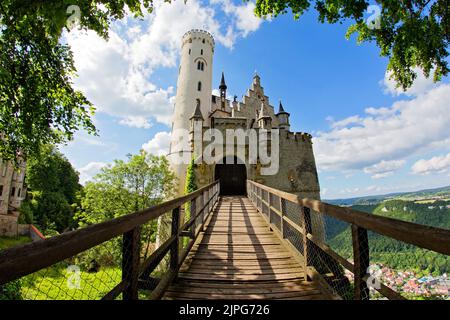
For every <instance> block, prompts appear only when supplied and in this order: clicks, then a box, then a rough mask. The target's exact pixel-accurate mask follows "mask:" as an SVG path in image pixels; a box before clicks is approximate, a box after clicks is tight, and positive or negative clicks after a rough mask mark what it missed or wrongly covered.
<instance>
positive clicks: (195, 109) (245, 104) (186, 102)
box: [169, 29, 320, 199]
mask: <svg viewBox="0 0 450 320" xmlns="http://www.w3.org/2000/svg"><path fill="white" fill-rule="evenodd" d="M214 46H215V43H214V38H213V36H212V35H211V34H210V33H208V32H206V31H203V30H197V29H196V30H191V31H188V32H187V33H186V34H184V36H183V38H182V45H181V61H180V67H179V74H178V82H177V93H176V99H175V110H174V117H173V123H172V142H171V147H170V152H169V161H170V162H171V166H172V169H173V170H174V172H175V174H176V176H177V177H178V179H179V190H178V193H179V194H182V193H183V192H184V185H185V179H186V170H187V167H188V162H189V159H191V158H192V157H194V159H195V160H196V165H195V169H194V170H195V177H196V184H197V186H198V187H202V186H204V185H207V184H209V183H211V182H213V181H215V180H217V179H219V180H220V182H221V192H222V194H245V188H246V184H245V181H246V179H250V180H254V181H256V182H259V183H262V184H265V185H267V186H269V187H273V188H276V189H279V190H283V191H286V192H290V193H295V194H297V195H299V196H301V197H304V198H312V199H319V198H320V188H319V181H318V176H317V170H316V164H315V159H314V153H313V148H312V141H311V135H310V134H308V133H303V132H297V133H293V132H291V131H290V123H289V116H290V114H289V113H287V112H286V111H285V110H284V108H283V105H282V104H281V102H280V104H279V108H278V112H275V108H274V107H273V106H272V105H271V104H270V101H269V97H267V96H266V95H265V94H264V88H263V87H262V86H261V79H260V77H259V75H258V74H255V75H254V77H253V82H252V84H251V88H250V89H249V90H248V91H247V94H246V95H245V96H244V97H243V99H242V101H237V97H236V96H234V99H233V100H232V101H231V100H230V99H228V98H227V85H226V81H225V76H224V74H223V73H222V78H221V82H220V86H219V90H220V94H219V95H214V94H212V72H213V55H214ZM195 128H200V131H201V133H203V135H201V134H200V135H198V134H195ZM230 129H235V130H239V129H240V130H241V131H237V132H240V133H242V132H248V130H253V131H255V132H257V133H258V132H261V131H263V130H264V131H267V132H268V133H269V134H270V133H271V132H275V131H276V132H277V134H278V141H279V142H278V145H277V151H279V159H278V160H279V165H278V169H277V171H276V173H275V174H269V175H264V174H262V171H263V170H262V169H263V168H264V167H265V165H264V164H261V163H260V158H259V156H258V158H257V161H256V162H251V161H249V159H247V158H248V156H249V153H250V152H251V151H250V149H251V147H252V143H251V142H250V140H249V138H248V137H245V139H244V140H242V139H241V140H240V142H239V136H240V134H237V136H236V138H237V140H238V142H236V143H235V145H234V146H233V148H231V149H230V148H227V147H226V146H225V141H215V144H216V146H217V144H223V145H221V146H220V147H221V148H215V149H214V150H213V151H212V153H213V156H214V159H216V161H214V162H212V163H211V162H209V163H208V162H206V161H204V160H203V159H201V158H199V153H200V154H201V153H202V152H205V151H206V149H208V145H209V144H210V143H209V141H206V140H208V139H205V137H204V134H205V132H207V131H208V130H215V132H222V133H223V135H224V136H225V135H226V131H227V130H230ZM179 131H181V132H189V143H188V144H180V143H177V142H178V141H179V140H180V137H178V136H175V133H176V132H179ZM268 136H269V135H268ZM241 138H242V137H241ZM259 139H261V138H259ZM267 139H268V140H272V139H271V138H267ZM233 141H234V139H233ZM271 142H272V145H271V144H270V143H271ZM268 144H269V146H268V150H269V151H271V152H272V153H273V151H274V145H273V144H274V142H273V141H268ZM238 148H240V149H242V151H243V152H242V153H241V154H242V155H245V157H236V155H235V152H234V153H231V154H230V150H232V151H236V149H238ZM238 153H239V152H238ZM182 155H187V157H185V158H184V159H185V161H182V162H180V161H176V160H175V158H177V159H179V158H180V157H182ZM229 158H232V160H234V161H230V160H229ZM242 158H245V159H242ZM186 159H187V160H188V161H186Z"/></svg>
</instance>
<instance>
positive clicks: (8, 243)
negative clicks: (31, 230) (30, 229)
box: [0, 236, 31, 250]
mask: <svg viewBox="0 0 450 320" xmlns="http://www.w3.org/2000/svg"><path fill="white" fill-rule="evenodd" d="M29 242H31V239H30V238H29V237H26V236H20V237H17V238H16V237H12V238H10V237H0V250H3V249H8V248H12V247H15V246H19V245H22V244H25V243H29Z"/></svg>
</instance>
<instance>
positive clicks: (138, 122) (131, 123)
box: [119, 116, 152, 129]
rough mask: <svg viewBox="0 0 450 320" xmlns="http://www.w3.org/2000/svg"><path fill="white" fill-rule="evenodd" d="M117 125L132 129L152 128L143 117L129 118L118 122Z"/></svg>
mask: <svg viewBox="0 0 450 320" xmlns="http://www.w3.org/2000/svg"><path fill="white" fill-rule="evenodd" d="M119 123H120V124H123V125H125V126H128V127H132V128H144V129H149V128H151V127H152V124H151V123H150V122H149V121H148V119H146V118H145V117H135V116H129V117H126V118H124V119H122V120H120V121H119Z"/></svg>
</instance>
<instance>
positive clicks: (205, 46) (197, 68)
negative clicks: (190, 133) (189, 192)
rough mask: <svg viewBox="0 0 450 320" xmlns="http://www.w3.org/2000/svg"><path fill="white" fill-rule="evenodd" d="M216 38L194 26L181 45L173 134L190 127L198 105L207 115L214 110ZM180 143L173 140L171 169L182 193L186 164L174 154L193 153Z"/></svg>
mask: <svg viewBox="0 0 450 320" xmlns="http://www.w3.org/2000/svg"><path fill="white" fill-rule="evenodd" d="M214 45H215V43H214V38H213V36H212V35H211V34H210V33H209V32H207V31H203V30H198V29H194V30H191V31H188V32H186V33H185V34H184V36H183V38H182V44H181V60H180V68H179V71H178V82H177V94H176V98H175V110H174V116H173V123H172V133H174V132H177V130H180V129H182V130H189V128H190V120H189V118H190V117H191V116H192V114H194V111H195V109H196V107H197V106H199V107H200V110H201V112H202V116H203V117H204V118H206V117H208V115H209V113H210V112H211V92H212V70H213V55H214ZM182 149H186V148H183V147H182V146H181V145H180V144H177V143H174V141H172V142H171V146H170V152H169V161H170V162H171V166H172V170H173V171H174V172H175V174H176V176H177V177H178V179H179V193H180V194H181V193H183V192H184V185H185V178H186V169H187V164H186V163H181V164H180V163H179V161H177V162H175V161H173V160H172V159H173V157H174V156H175V155H177V154H178V155H180V154H181V153H182V152H186V153H187V154H188V153H190V152H191V150H190V148H189V149H187V150H182Z"/></svg>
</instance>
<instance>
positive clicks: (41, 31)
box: [0, 0, 152, 160]
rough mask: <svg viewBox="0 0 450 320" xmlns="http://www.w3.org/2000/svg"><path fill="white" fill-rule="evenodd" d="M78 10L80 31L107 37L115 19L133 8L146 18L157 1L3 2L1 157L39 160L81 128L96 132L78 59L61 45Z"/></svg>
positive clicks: (0, 28)
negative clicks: (44, 148) (79, 80)
mask: <svg viewBox="0 0 450 320" xmlns="http://www.w3.org/2000/svg"><path fill="white" fill-rule="evenodd" d="M73 5H76V6H77V7H76V8H74V7H71V6H73ZM78 8H79V27H80V28H82V29H91V30H94V31H96V32H97V33H98V34H99V35H100V36H102V37H104V38H107V36H108V29H109V26H110V23H111V21H113V20H115V19H120V18H122V17H124V16H125V14H126V12H127V10H128V11H129V12H131V14H133V15H134V16H136V17H139V16H142V13H143V12H142V8H145V9H146V10H148V11H151V10H152V0H127V1H120V0H113V1H110V0H108V1H105V0H94V1H92V0H75V1H72V0H70V1H67V0H36V1H27V0H2V1H1V3H0V133H2V137H1V138H2V140H1V141H2V143H0V158H3V159H14V160H16V158H17V154H18V153H19V152H22V153H24V154H25V155H28V156H35V155H37V154H39V152H40V151H39V149H40V147H41V145H42V144H43V143H52V144H58V143H61V142H63V141H67V140H68V139H71V138H72V137H73V134H74V132H75V131H77V130H79V129H85V130H87V131H88V132H89V133H96V129H95V127H94V125H93V123H92V121H91V118H90V117H91V115H92V114H93V113H94V107H93V106H92V104H91V103H90V102H89V101H88V100H87V99H86V97H85V96H84V95H83V93H81V92H80V91H77V90H75V89H74V88H73V78H74V77H75V75H76V70H75V67H74V62H73V56H72V53H71V51H70V48H69V46H68V45H65V44H62V43H61V42H60V38H61V35H62V33H63V31H64V30H68V29H69V27H68V22H71V21H72V20H71V19H73V18H74V17H76V15H77V13H78V12H77V11H78ZM74 15H75V16H74Z"/></svg>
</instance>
